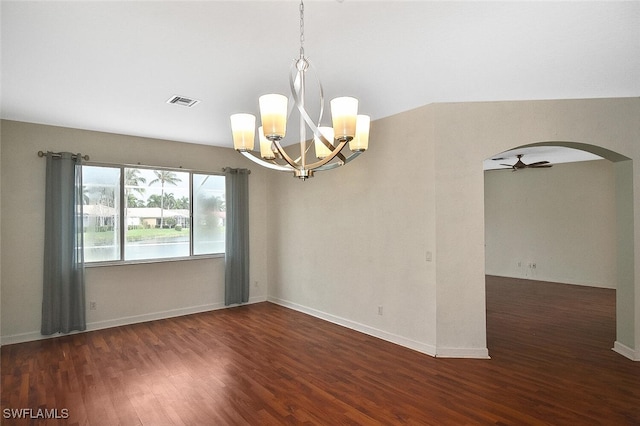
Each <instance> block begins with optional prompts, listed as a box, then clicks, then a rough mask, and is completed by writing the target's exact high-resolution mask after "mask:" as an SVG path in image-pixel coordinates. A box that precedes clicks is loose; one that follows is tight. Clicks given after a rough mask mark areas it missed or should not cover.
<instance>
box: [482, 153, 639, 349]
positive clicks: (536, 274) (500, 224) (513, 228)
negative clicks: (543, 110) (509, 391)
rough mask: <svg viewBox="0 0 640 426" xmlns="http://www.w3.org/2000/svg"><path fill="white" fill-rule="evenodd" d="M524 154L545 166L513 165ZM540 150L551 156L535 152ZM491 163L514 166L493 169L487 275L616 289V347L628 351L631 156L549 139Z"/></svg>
mask: <svg viewBox="0 0 640 426" xmlns="http://www.w3.org/2000/svg"><path fill="white" fill-rule="evenodd" d="M560 148H561V149H562V150H564V151H566V150H567V149H569V150H572V151H573V150H575V151H576V152H578V153H579V154H580V155H578V156H577V157H580V156H582V157H583V159H581V160H571V159H570V160H568V161H567V160H566V159H562V156H558V155H555V154H554V150H557V151H558V152H560ZM523 152H524V153H525V155H524V156H523V157H521V158H519V160H521V161H522V163H523V164H527V165H528V164H538V165H539V166H543V167H544V170H532V169H535V168H536V167H531V168H529V167H527V168H525V167H520V166H518V167H517V168H511V169H509V167H508V166H509V165H512V164H515V163H516V160H517V159H518V158H517V157H516V155H519V154H518V153H520V154H521V153H523ZM540 152H541V153H543V154H544V155H547V156H548V157H547V159H545V160H542V159H541V158H540V157H539V156H536V155H535V154H537V153H540ZM565 154H566V153H565ZM590 154H595V155H596V156H597V157H593V156H591V157H590ZM602 160H608V161H602ZM544 161H549V163H545V162H544ZM574 161H575V162H574ZM487 162H490V163H496V162H498V163H499V164H501V165H502V166H501V167H499V168H503V169H506V171H505V170H500V171H485V264H486V272H487V275H488V276H490V277H492V276H497V277H508V278H511V279H516V280H533V281H540V282H552V283H564V284H569V285H578V286H589V287H595V288H605V289H612V290H613V291H615V296H614V299H615V323H616V325H615V339H614V344H613V345H614V350H616V351H618V352H620V353H622V354H623V355H625V356H627V355H626V354H625V348H626V347H627V345H628V347H633V338H634V337H633V333H634V323H633V322H634V308H635V306H634V302H633V301H634V300H635V299H634V284H635V283H634V275H633V271H634V256H633V253H634V247H633V226H634V225H633V182H632V175H633V174H632V162H631V160H630V159H629V158H627V157H625V156H622V155H620V154H618V153H616V152H613V151H610V150H607V149H605V148H602V147H598V146H595V145H590V144H583V143H577V142H558V141H548V142H538V143H532V144H527V145H523V146H520V147H516V148H514V149H511V150H508V151H505V152H502V153H498V154H496V155H494V156H492V157H490V158H489V159H487V160H486V161H485V164H486V163H487ZM548 166H551V167H548ZM495 168H496V167H494V169H495ZM485 169H487V167H485ZM509 170H511V171H509ZM626 342H628V343H626ZM609 344H610V343H609ZM489 350H491V347H490V342H489Z"/></svg>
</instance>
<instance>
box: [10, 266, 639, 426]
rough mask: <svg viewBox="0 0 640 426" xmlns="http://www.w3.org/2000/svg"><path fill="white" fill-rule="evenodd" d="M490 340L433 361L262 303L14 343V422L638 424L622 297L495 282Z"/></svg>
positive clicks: (490, 281) (490, 287) (490, 294)
mask: <svg viewBox="0 0 640 426" xmlns="http://www.w3.org/2000/svg"><path fill="white" fill-rule="evenodd" d="M487 335H488V346H489V352H490V355H491V357H492V359H490V360H470V359H436V358H432V357H430V356H427V355H424V354H421V353H418V352H415V351H412V350H409V349H406V348H402V347H400V346H397V345H394V344H391V343H387V342H384V341H382V340H379V339H376V338H373V337H369V336H366V335H363V334H360V333H357V332H354V331H352V330H349V329H346V328H343V327H340V326H337V325H333V324H331V323H327V322H324V321H322V320H319V319H316V318H313V317H310V316H307V315H304V314H301V313H298V312H295V311H292V310H289V309H285V308H282V307H279V306H276V305H273V304H270V303H261V304H255V305H250V306H243V307H239V308H233V309H227V310H220V311H214V312H209V313H204V314H197V315H190V316H185V317H180V318H175V319H168V320H161V321H154V322H148V323H143V324H137V325H131V326H126V327H117V328H111V329H107V330H101V331H95V332H89V333H83V334H76V335H71V336H65V337H60V338H56V339H50V340H43V341H38V342H29V343H23V344H16V345H8V346H4V347H3V348H2V365H1V366H2V373H1V374H2V414H3V415H2V417H3V418H2V424H7V425H9V424H36V425H44V424H49V425H53V424H55V425H58V424H69V425H126V426H129V425H140V424H143V425H153V426H156V425H242V424H246V425H280V424H301V423H305V424H318V425H344V424H351V425H370V424H386V425H395V424H412V425H489V424H498V425H538V424H552V425H599V424H601V425H640V363H637V362H632V361H630V360H628V359H626V358H624V357H622V356H621V355H618V354H616V353H615V352H613V351H612V350H611V347H612V346H613V342H614V340H615V292H614V291H613V290H607V289H597V288H588V287H579V286H570V285H562V284H551V283H543V282H531V281H522V280H513V279H503V278H497V277H487ZM23 408H25V409H32V411H31V412H29V413H28V414H29V415H31V416H37V415H38V411H37V410H38V409H42V410H52V409H57V410H58V411H57V412H55V413H53V414H57V415H58V417H64V416H65V415H66V414H67V413H68V419H56V420H42V419H40V420H37V419H30V420H15V419H7V418H5V417H6V415H7V414H8V413H9V412H8V411H7V410H10V409H23ZM64 410H68V411H64ZM48 412H49V413H52V412H51V411H48ZM43 413H44V412H40V414H43Z"/></svg>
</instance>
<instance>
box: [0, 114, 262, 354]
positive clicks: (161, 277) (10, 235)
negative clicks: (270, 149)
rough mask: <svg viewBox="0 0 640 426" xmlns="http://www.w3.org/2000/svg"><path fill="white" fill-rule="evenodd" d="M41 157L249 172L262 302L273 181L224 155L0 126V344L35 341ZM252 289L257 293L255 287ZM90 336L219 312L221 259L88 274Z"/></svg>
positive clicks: (256, 297) (254, 271)
mask: <svg viewBox="0 0 640 426" xmlns="http://www.w3.org/2000/svg"><path fill="white" fill-rule="evenodd" d="M39 150H43V151H47V150H50V151H71V152H82V153H83V154H88V155H90V156H91V160H92V161H98V162H105V163H126V164H138V163H141V164H145V165H152V166H165V167H183V168H185V169H195V170H201V171H213V172H218V171H221V169H222V167H225V166H231V167H249V168H251V169H252V173H251V175H250V177H249V182H250V183H249V186H250V203H251V205H250V229H251V241H250V244H251V253H252V259H251V271H250V273H251V280H252V286H251V300H252V301H260V300H266V294H267V284H268V283H267V264H266V258H265V256H264V253H265V252H266V249H267V245H266V232H265V231H264V229H265V224H266V220H267V219H266V217H265V216H264V214H263V212H264V211H265V210H266V203H267V199H266V198H267V197H266V188H267V182H268V179H269V175H268V174H267V172H266V171H265V170H261V169H259V168H258V167H251V165H250V164H248V161H247V160H245V159H244V158H242V157H241V156H239V155H237V154H236V153H235V152H234V151H232V150H230V149H223V148H214V147H209V146H202V145H193V144H185V143H177V142H170V141H163V140H152V139H144V138H136V137H131V136H121V135H114V134H106V133H98V132H89V131H82V130H74V129H66V128H60V127H51V126H42V125H37V124H27V123H19V122H12V121H3V122H2V163H1V166H2V173H1V176H2V178H1V179H2V180H1V182H2V213H1V214H2V226H1V232H2V248H1V253H2V257H1V264H2V271H1V272H2V275H1V278H2V281H1V292H2V310H1V316H2V342H3V343H7V342H14V341H22V340H31V339H37V338H40V331H39V330H40V310H41V303H42V296H41V288H42V261H43V253H42V247H43V238H44V230H43V227H44V212H43V208H44V187H45V186H44V177H45V160H44V159H42V158H39V157H38V156H37V155H36V153H37V152H38V151H39ZM256 281H257V282H258V285H257V286H256V285H255V282H256ZM86 285H87V286H86V297H87V301H95V302H96V304H97V309H96V310H95V311H91V310H90V311H87V323H88V324H87V326H88V328H89V329H96V328H103V327H108V326H113V325H120V324H127V323H132V322H139V321H144V320H149V319H156V318H163V317H168V316H174V315H180V314H185V313H191V312H198V311H203V310H210V309H216V308H220V307H222V306H223V305H224V258H214V259H202V260H189V261H177V262H160V263H149V264H137V265H126V266H110V267H99V268H88V269H87V282H86Z"/></svg>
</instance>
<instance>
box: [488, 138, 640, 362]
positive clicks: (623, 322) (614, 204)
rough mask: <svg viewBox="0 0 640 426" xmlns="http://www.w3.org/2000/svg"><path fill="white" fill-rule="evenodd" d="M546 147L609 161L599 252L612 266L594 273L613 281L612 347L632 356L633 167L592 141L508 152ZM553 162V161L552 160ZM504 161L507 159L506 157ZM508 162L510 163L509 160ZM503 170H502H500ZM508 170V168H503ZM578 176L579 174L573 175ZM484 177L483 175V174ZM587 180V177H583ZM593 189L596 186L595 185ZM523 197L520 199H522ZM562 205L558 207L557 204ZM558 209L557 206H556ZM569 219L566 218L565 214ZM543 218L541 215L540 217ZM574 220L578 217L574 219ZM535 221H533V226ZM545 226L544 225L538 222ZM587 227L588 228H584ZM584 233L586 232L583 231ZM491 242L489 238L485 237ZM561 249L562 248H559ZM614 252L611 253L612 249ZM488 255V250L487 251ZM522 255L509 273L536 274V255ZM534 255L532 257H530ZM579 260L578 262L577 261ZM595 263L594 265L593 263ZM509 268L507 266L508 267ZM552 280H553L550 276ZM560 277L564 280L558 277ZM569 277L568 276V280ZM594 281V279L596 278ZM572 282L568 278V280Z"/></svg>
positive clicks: (547, 144) (545, 144)
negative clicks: (603, 233) (604, 237)
mask: <svg viewBox="0 0 640 426" xmlns="http://www.w3.org/2000/svg"><path fill="white" fill-rule="evenodd" d="M548 147H565V148H570V149H572V150H579V151H581V152H587V153H593V154H595V155H597V156H599V157H601V158H604V159H606V160H609V161H610V164H609V165H608V167H609V171H608V173H609V176H610V179H611V182H610V186H609V187H608V188H609V191H610V192H613V193H611V194H600V195H602V196H603V197H605V198H606V197H607V195H608V196H609V197H610V199H609V201H608V204H609V205H608V206H607V207H606V208H605V209H604V210H603V211H604V213H600V214H601V215H602V216H603V217H605V219H603V220H606V221H607V222H608V223H607V224H606V225H607V226H608V228H607V230H606V233H608V234H610V238H611V240H609V241H608V242H606V243H604V244H603V246H606V247H603V250H606V252H601V253H602V254H603V255H609V256H613V258H612V259H609V265H608V268H609V269H610V270H611V271H610V273H609V275H608V276H607V277H604V278H603V277H597V278H598V279H600V280H601V281H612V282H613V284H612V285H610V288H615V289H616V339H615V343H614V348H613V349H614V350H615V351H617V352H619V353H621V354H622V355H624V356H627V357H629V358H632V359H633V351H632V350H630V349H629V348H633V347H634V332H635V328H634V327H635V325H634V318H635V306H634V302H633V301H634V300H635V299H634V297H635V291H634V288H635V281H634V267H635V265H634V241H633V232H634V223H633V169H632V161H631V160H630V159H629V158H627V157H625V156H623V155H620V154H618V153H616V152H613V151H611V150H608V149H605V148H602V147H598V146H595V145H590V144H584V143H577V142H559V141H548V142H538V143H533V144H527V145H522V146H520V147H517V148H515V149H512V150H509V151H508V152H509V153H511V154H513V153H514V152H516V151H517V150H526V151H528V152H535V149H536V148H540V149H546V148H548ZM502 154H503V153H499V154H496V155H495V156H493V158H495V157H498V158H501V157H502ZM530 158H532V160H531V161H528V162H527V161H525V163H527V164H530V163H531V162H534V161H533V160H537V159H535V158H533V157H530ZM552 162H553V161H552ZM505 163H506V161H505ZM508 164H511V163H510V162H509V163H508ZM499 173H505V172H499ZM506 173H508V172H506ZM575 179H577V180H579V179H580V178H579V177H577V176H576V178H575ZM485 180H486V178H485ZM582 180H588V179H584V178H583V179H582ZM585 185H589V183H585ZM548 186H549V188H548V190H549V191H553V190H554V188H553V186H554V185H553V184H549V185H548ZM588 190H589V189H587V191H585V195H584V196H586V197H588V196H589V194H588ZM594 191H596V188H594ZM603 191H604V192H606V191H607V190H606V189H603V188H600V192H603ZM511 195H512V196H513V199H514V202H515V203H517V202H518V198H517V197H518V196H520V197H523V196H524V197H526V194H511ZM521 200H522V199H521ZM558 208H561V207H558ZM559 211H560V210H559ZM535 219H536V218H535V215H532V216H530V217H529V220H534V221H535ZM565 219H566V220H569V219H568V218H565ZM541 220H542V219H541ZM576 221H577V220H576ZM535 225H536V224H535V223H534V224H532V226H535ZM539 226H544V225H539ZM586 231H588V230H586ZM550 232H558V231H557V229H556V230H554V229H550ZM585 235H587V234H585ZM487 240H488V242H489V243H490V238H487ZM575 244H576V245H577V246H578V247H577V248H578V249H581V248H583V247H581V246H579V245H580V244H581V241H580V238H578V241H576V242H575ZM607 247H608V248H607ZM561 250H562V248H561ZM564 250H565V252H567V251H577V250H571V248H570V247H565V248H564ZM612 251H613V252H614V253H611V252H612ZM487 255H488V256H489V255H490V254H487ZM519 255H520V257H521V259H517V260H516V261H515V263H516V264H515V265H510V266H511V267H512V269H511V270H510V272H509V273H511V274H515V275H516V276H517V275H518V274H520V276H522V277H531V278H534V279H536V278H538V277H537V275H538V274H539V271H540V269H539V267H540V264H539V263H538V262H537V261H536V259H535V256H536V255H535V254H533V255H528V254H527V253H519ZM532 257H533V258H532ZM509 262H511V263H514V260H513V259H509ZM578 264H579V263H578ZM596 267H597V266H596ZM490 269H491V268H488V272H490ZM507 269H508V268H507ZM599 272H602V271H600V270H597V269H596V270H594V271H592V272H591V273H590V272H589V271H585V275H583V276H582V277H578V278H576V279H577V282H573V284H581V282H580V280H581V279H582V280H585V279H587V278H588V277H590V276H593V275H597V273H599ZM552 281H553V280H552ZM559 281H563V280H559ZM569 281H570V280H569ZM596 281H597V279H596ZM570 283H571V282H570ZM583 284H587V285H594V286H597V283H595V282H592V283H589V282H587V283H583Z"/></svg>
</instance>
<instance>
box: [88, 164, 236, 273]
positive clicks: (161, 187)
mask: <svg viewBox="0 0 640 426" xmlns="http://www.w3.org/2000/svg"><path fill="white" fill-rule="evenodd" d="M83 203H84V206H83V210H84V216H83V220H84V239H85V261H86V262H87V263H89V264H91V263H105V262H106V263H118V262H130V261H131V262H136V261H150V260H160V259H179V258H188V257H191V256H202V255H219V254H223V253H224V243H225V241H224V239H225V235H224V233H225V213H226V212H225V210H226V206H225V183H224V176H222V175H218V174H213V173H205V172H193V171H185V170H182V169H178V170H174V169H165V168H147V167H128V166H117V165H116V166H114V165H101V164H95V165H94V164H88V165H85V166H83Z"/></svg>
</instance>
